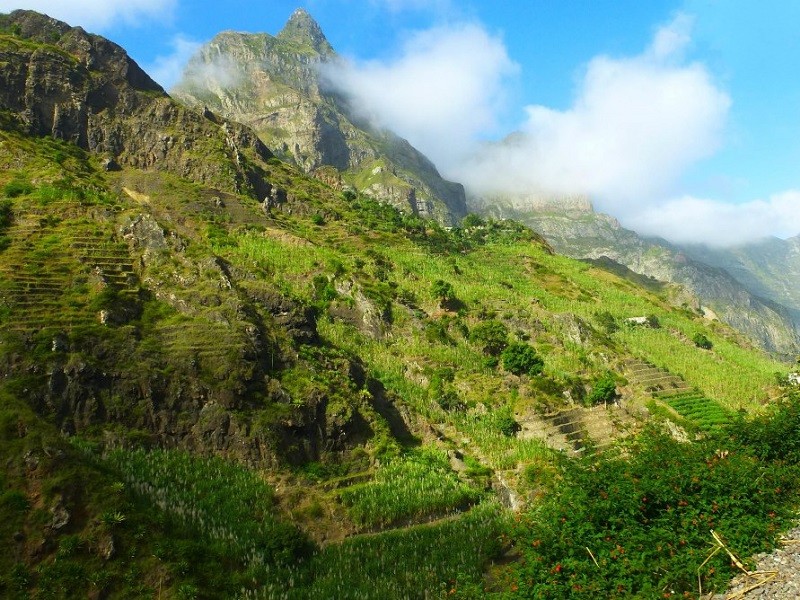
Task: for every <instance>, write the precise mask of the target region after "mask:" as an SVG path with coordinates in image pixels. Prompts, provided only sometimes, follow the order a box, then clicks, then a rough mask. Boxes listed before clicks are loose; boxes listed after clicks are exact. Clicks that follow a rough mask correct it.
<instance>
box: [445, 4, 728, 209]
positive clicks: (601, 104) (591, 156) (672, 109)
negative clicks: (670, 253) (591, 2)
mask: <svg viewBox="0 0 800 600" xmlns="http://www.w3.org/2000/svg"><path fill="white" fill-rule="evenodd" d="M690 27H691V20H690V19H689V18H688V17H685V16H682V15H681V16H678V17H677V18H676V19H675V20H674V21H673V22H672V23H670V24H669V25H667V26H666V27H663V28H661V29H659V30H658V31H657V32H656V34H655V36H654V39H653V42H652V43H651V45H650V46H649V47H648V48H647V49H645V50H644V52H643V53H642V54H640V55H639V56H635V57H632V58H611V57H608V56H598V57H596V58H594V59H592V60H591V61H590V62H589V64H588V65H587V67H586V71H585V73H584V75H583V77H582V81H581V82H580V84H579V86H578V90H577V93H576V97H575V100H574V102H573V105H572V107H570V108H569V109H567V110H563V111H559V110H553V109H551V108H547V107H544V106H529V107H527V109H526V111H527V120H526V122H525V123H524V124H523V125H522V127H521V128H520V129H521V131H520V133H519V134H518V135H516V136H514V137H513V138H512V139H511V140H507V141H506V142H504V143H501V144H496V145H493V146H491V147H488V148H484V149H482V151H481V152H480V153H478V154H477V155H476V156H475V157H473V159H472V160H471V161H468V163H467V164H466V166H465V168H463V169H461V170H460V171H459V172H458V173H457V174H458V176H459V177H460V178H462V180H463V181H464V182H465V183H466V184H467V185H468V186H470V187H472V188H473V189H475V190H479V191H481V192H484V193H487V192H492V191H501V192H509V193H521V192H531V191H539V192H544V193H554V194H588V195H590V196H591V197H592V198H593V199H594V200H595V203H596V205H597V206H598V207H599V208H600V209H602V210H606V211H610V212H612V213H615V216H619V215H618V214H616V213H619V212H630V210H631V207H636V206H639V205H642V204H645V205H647V204H652V203H655V202H657V201H658V200H659V199H660V198H663V197H664V196H665V194H667V193H668V191H669V189H670V187H671V186H672V185H673V184H674V182H675V181H676V180H677V179H678V177H679V176H680V175H681V174H682V173H683V172H684V170H685V169H686V168H687V167H689V166H690V165H692V164H694V163H695V162H697V161H699V160H700V159H703V158H705V157H708V156H710V155H711V154H712V153H713V152H714V151H715V150H716V149H717V148H718V147H719V145H720V143H721V141H722V137H723V132H724V126H725V122H726V117H727V114H728V109H729V107H730V104H731V101H730V98H729V97H728V96H727V94H725V92H723V91H721V90H720V89H718V88H717V87H716V86H715V85H714V83H713V81H712V79H711V76H710V75H709V73H708V71H707V70H706V68H705V67H704V66H703V65H701V64H699V63H686V62H685V61H683V59H682V57H681V55H682V53H683V51H684V50H685V49H686V47H687V44H688V43H689V42H690V35H689V30H690Z"/></svg>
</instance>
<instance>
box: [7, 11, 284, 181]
mask: <svg viewBox="0 0 800 600" xmlns="http://www.w3.org/2000/svg"><path fill="white" fill-rule="evenodd" d="M0 27H3V28H6V29H8V28H13V30H14V31H15V32H17V34H18V35H17V36H16V37H7V38H5V39H4V43H3V45H2V47H0V62H2V64H3V69H2V71H0V110H3V111H7V112H8V113H10V114H11V115H13V116H14V117H15V118H16V119H17V120H18V121H19V122H20V123H21V124H22V126H23V128H24V129H25V130H26V131H27V132H28V133H30V134H33V135H49V136H52V137H54V138H57V139H62V140H66V141H69V142H73V143H75V144H76V145H78V146H79V147H81V148H83V149H85V150H89V151H91V152H93V153H96V154H99V155H102V156H103V157H105V159H106V164H107V166H108V167H109V168H114V167H115V166H131V167H137V168H143V169H158V170H161V171H169V172H172V173H174V174H176V175H179V176H181V177H186V178H188V179H191V180H193V181H196V182H198V183H202V184H207V185H211V186H215V187H219V188H220V189H223V190H226V191H231V192H239V191H241V192H248V193H252V194H256V193H259V194H262V195H263V194H265V193H267V192H268V190H269V186H268V185H266V184H265V182H264V181H263V175H262V174H261V173H260V172H259V167H258V165H257V163H258V162H259V161H262V162H263V161H266V160H267V159H269V158H270V157H271V156H272V155H271V154H270V152H269V150H267V148H266V146H264V144H263V143H262V142H261V141H260V140H259V139H258V137H257V136H256V135H255V134H254V133H253V132H252V131H249V130H248V129H247V128H245V127H243V126H241V125H239V124H237V123H233V122H230V121H225V120H224V119H218V118H216V117H214V116H213V115H210V114H209V113H206V114H205V115H204V114H201V113H198V112H195V111H191V110H187V109H186V108H185V107H183V106H181V105H180V104H178V103H176V102H174V101H173V100H172V99H171V98H169V96H167V94H166V93H165V92H164V90H162V89H161V87H160V86H159V85H158V84H157V83H155V82H154V81H153V80H152V79H151V78H150V77H149V76H148V75H147V74H146V73H145V72H144V71H142V69H141V68H140V67H139V66H138V65H137V64H136V63H135V62H134V61H133V60H132V59H131V58H130V57H129V56H128V55H127V54H126V53H125V51H124V50H123V49H122V48H120V47H119V46H117V45H116V44H114V43H112V42H110V41H108V40H106V39H104V38H102V37H99V36H96V35H91V34H88V33H86V32H85V31H84V30H83V29H81V28H79V27H76V28H73V27H70V26H69V25H67V24H65V23H61V22H59V21H56V20H54V19H50V18H48V17H46V16H43V15H40V14H37V13H34V12H28V11H16V12H14V13H12V14H10V15H4V16H3V17H2V20H0Z"/></svg>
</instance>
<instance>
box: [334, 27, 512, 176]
mask: <svg viewBox="0 0 800 600" xmlns="http://www.w3.org/2000/svg"><path fill="white" fill-rule="evenodd" d="M517 72H518V67H517V65H516V64H515V63H514V62H513V61H512V60H511V59H510V58H509V57H508V53H507V52H506V48H505V45H504V44H503V42H502V40H501V39H500V38H499V37H497V36H494V35H492V34H490V33H489V32H487V31H486V30H485V29H484V28H482V27H481V26H479V25H476V24H472V23H462V24H457V25H449V26H442V27H436V28H433V29H430V30H427V31H422V32H417V33H415V34H413V35H411V36H410V37H409V38H408V40H407V41H406V43H405V44H404V46H403V48H402V51H401V53H400V54H399V56H397V57H396V58H394V59H392V60H389V61H384V62H378V61H371V62H343V63H338V64H334V65H328V66H327V68H326V70H325V72H324V78H325V80H326V81H327V83H328V84H329V85H331V86H332V87H334V88H336V89H337V90H339V91H340V92H342V93H344V94H345V95H347V96H348V97H349V98H350V99H351V102H352V105H353V106H354V107H355V110H356V111H357V112H359V113H360V116H362V117H364V118H367V119H369V120H370V121H371V122H372V123H373V124H374V125H376V126H379V127H386V128H390V129H392V130H394V131H395V132H397V133H398V134H400V135H401V136H403V137H405V138H407V139H408V140H409V141H411V143H412V144H414V145H415V146H417V147H418V148H420V149H421V150H422V151H423V152H425V153H426V154H427V155H428V156H429V157H430V158H431V159H432V160H433V161H434V162H435V163H436V164H437V165H439V166H440V168H444V169H445V170H447V169H448V168H449V167H452V166H453V165H455V164H457V163H458V162H459V161H461V160H463V159H464V157H465V156H466V155H467V154H468V153H469V152H470V151H471V149H472V148H473V147H474V144H475V140H476V139H477V138H478V137H480V136H483V135H486V134H487V132H492V131H493V130H494V129H495V127H496V125H497V116H498V115H499V114H500V113H501V112H502V110H503V104H504V99H505V93H506V83H507V81H508V79H509V78H511V77H513V76H515V75H516V74H517Z"/></svg>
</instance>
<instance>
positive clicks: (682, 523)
mask: <svg viewBox="0 0 800 600" xmlns="http://www.w3.org/2000/svg"><path fill="white" fill-rule="evenodd" d="M789 412H790V414H789V415H787V414H786V412H785V411H779V413H778V415H776V417H773V418H777V419H778V423H779V422H780V421H781V420H782V419H786V420H787V421H788V422H794V421H795V419H796V417H797V415H798V414H800V408H798V404H797V402H796V401H795V403H794V406H793V407H792V408H791V410H790V411H789ZM768 422H769V423H768ZM786 424H787V423H784V424H783V425H781V426H780V427H777V425H778V424H777V423H773V422H772V418H770V419H764V423H763V425H764V428H763V430H759V429H758V428H756V430H755V431H754V432H753V433H752V435H746V432H747V428H745V427H742V428H741V429H740V430H737V435H736V436H734V437H729V436H728V435H716V436H713V435H710V436H708V437H706V438H704V439H702V440H699V441H697V442H694V443H682V442H679V441H676V440H675V439H673V438H672V436H671V435H670V434H669V432H667V431H662V430H660V429H658V428H656V427H651V428H648V429H647V430H646V431H645V432H644V433H643V434H642V435H641V436H640V437H639V439H638V440H637V441H636V442H635V443H634V444H633V445H632V446H631V447H629V448H628V450H627V451H626V452H625V454H624V456H623V455H621V454H620V455H615V454H612V455H608V454H606V455H602V456H601V457H599V458H598V457H596V456H595V457H592V456H585V457H582V458H577V459H573V460H569V461H566V460H565V461H563V463H562V469H561V473H560V476H561V477H562V478H563V479H560V481H559V483H558V485H557V486H555V488H554V489H553V490H552V491H551V493H550V494H548V496H546V498H545V500H544V501H543V503H542V504H541V505H539V506H538V507H537V509H536V511H533V512H530V513H529V514H527V515H522V518H521V520H520V523H519V526H518V527H517V528H516V530H515V533H514V536H513V537H514V538H515V540H514V541H515V546H516V547H517V548H519V549H520V551H521V553H522V557H521V560H520V561H518V563H517V565H516V566H515V567H514V575H515V581H514V583H513V584H512V585H510V587H511V588H512V590H517V589H518V592H519V596H523V597H528V598H575V599H590V598H591V599H595V598H661V597H664V595H665V593H664V590H669V591H670V596H671V597H684V596H685V597H697V591H698V581H699V582H700V583H701V584H702V588H703V591H704V592H706V593H708V592H713V591H717V592H720V591H723V590H724V589H725V587H726V586H727V583H728V581H729V579H730V578H731V576H732V575H733V571H734V570H735V567H734V566H733V565H732V562H731V560H730V558H729V557H728V556H727V555H726V553H725V552H719V553H717V554H716V555H715V556H714V557H713V558H711V559H710V560H708V562H705V561H706V559H708V558H709V556H710V555H711V553H712V551H713V550H714V545H713V541H714V540H713V538H712V537H711V533H710V531H711V530H714V531H716V532H717V533H718V534H719V535H720V536H722V538H723V540H724V541H725V543H726V545H727V546H728V547H729V548H730V550H731V551H732V552H733V553H735V554H736V555H738V556H740V557H742V558H743V559H744V558H746V557H748V556H750V555H752V554H754V553H756V552H762V551H769V550H770V549H771V547H772V544H773V543H774V542H775V541H776V538H777V536H778V534H779V533H780V531H782V530H783V529H784V528H786V527H788V526H789V525H790V524H791V523H792V519H793V518H794V516H795V512H794V509H795V506H796V502H797V500H798V484H799V483H800V479H799V478H798V475H799V474H800V473H799V471H798V466H797V464H796V463H794V464H788V463H786V462H783V461H780V460H776V461H764V460H759V459H758V457H757V456H756V454H755V453H754V451H757V449H758V448H760V447H762V445H764V444H766V445H769V444H771V443H772V442H771V441H770V440H774V438H775V436H776V435H778V434H779V431H778V430H779V429H781V428H782V427H783V426H784V425H786ZM795 425H797V423H795ZM773 427H776V429H775V430H773V429H772V428H773ZM787 430H788V427H787ZM791 437H792V439H793V440H795V441H800V429H798V428H795V429H794V432H793V433H792V435H791ZM704 563H705V564H704ZM681 594H683V595H684V596H681Z"/></svg>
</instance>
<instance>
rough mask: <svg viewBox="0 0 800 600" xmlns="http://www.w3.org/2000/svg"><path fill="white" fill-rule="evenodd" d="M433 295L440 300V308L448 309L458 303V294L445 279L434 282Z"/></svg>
mask: <svg viewBox="0 0 800 600" xmlns="http://www.w3.org/2000/svg"><path fill="white" fill-rule="evenodd" d="M431 294H432V295H433V297H434V298H436V299H437V300H439V306H441V307H442V308H446V307H448V306H450V305H451V304H453V302H455V301H456V293H455V291H453V286H452V285H451V284H450V283H448V282H447V281H444V280H443V279H437V280H436V281H434V282H433V285H432V286H431Z"/></svg>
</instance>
